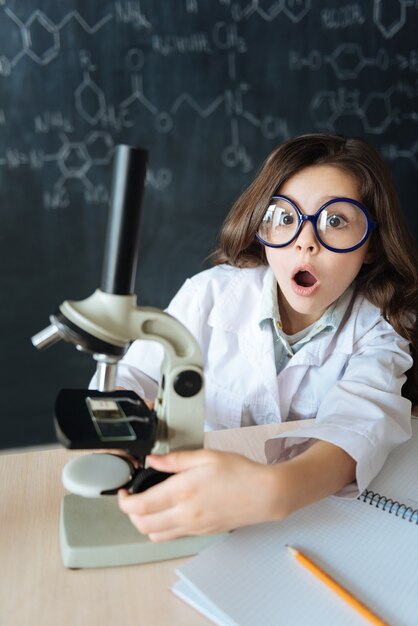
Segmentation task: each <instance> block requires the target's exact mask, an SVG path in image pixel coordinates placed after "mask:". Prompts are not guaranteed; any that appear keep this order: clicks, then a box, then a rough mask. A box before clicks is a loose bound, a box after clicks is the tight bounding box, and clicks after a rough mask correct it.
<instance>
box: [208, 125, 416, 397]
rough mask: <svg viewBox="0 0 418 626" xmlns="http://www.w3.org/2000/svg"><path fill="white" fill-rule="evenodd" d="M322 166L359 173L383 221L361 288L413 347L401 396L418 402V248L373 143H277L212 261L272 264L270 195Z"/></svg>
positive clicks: (365, 199) (316, 138)
mask: <svg viewBox="0 0 418 626" xmlns="http://www.w3.org/2000/svg"><path fill="white" fill-rule="evenodd" d="M323 164H327V165H335V166H338V167H341V168H343V169H345V170H346V171H348V172H349V173H350V174H352V175H354V176H355V178H356V180H357V181H358V184H359V192H360V198H359V200H361V202H362V203H363V204H364V205H365V206H366V207H367V210H368V211H369V213H370V216H371V217H372V218H373V219H374V220H376V222H377V224H378V226H377V228H376V229H375V230H374V231H373V233H372V235H371V242H370V250H371V251H372V255H373V259H374V261H373V262H372V263H370V264H367V265H364V266H363V268H362V269H361V271H360V273H359V275H358V277H357V280H356V286H357V289H358V291H361V292H362V293H363V294H364V295H365V297H366V298H367V299H368V300H369V301H370V302H371V303H373V304H374V305H376V306H377V307H378V308H379V309H380V310H381V311H382V315H383V316H384V317H385V319H386V320H387V321H388V322H389V323H390V324H391V325H392V326H393V328H394V329H395V330H396V332H398V333H399V334H400V335H402V336H403V337H404V338H405V339H407V340H408V341H410V342H411V354H412V356H413V358H414V365H413V366H412V368H411V369H410V370H409V371H408V372H407V382H406V383H405V385H404V387H403V389H402V393H403V395H404V396H406V397H407V398H409V399H410V400H411V401H412V403H413V404H418V360H417V354H418V251H417V247H416V244H415V242H414V240H413V238H412V237H411V236H410V234H409V232H408V230H407V228H406V225H405V221H404V218H403V216H402V213H401V210H400V207H399V201H398V198H397V194H396V191H395V188H394V185H393V182H392V177H391V173H390V171H389V169H388V167H387V165H386V164H385V162H384V161H383V159H382V158H381V156H380V155H379V153H378V152H377V151H376V150H375V149H374V148H372V147H371V146H370V145H369V144H368V143H367V142H366V141H364V140H363V139H360V138H346V137H343V136H341V135H331V134H319V133H318V134H309V135H302V136H300V137H296V138H295V139H290V140H289V141H287V142H285V143H283V144H281V145H280V146H278V147H277V148H276V149H275V150H273V152H272V153H271V154H270V156H269V157H268V158H267V159H266V161H265V163H264V164H263V166H262V167H261V170H260V172H259V174H258V175H257V177H256V178H255V180H254V181H253V182H252V184H251V185H250V186H249V187H248V189H247V190H246V191H244V193H243V194H242V195H241V196H240V197H239V198H238V200H237V201H236V202H235V204H234V205H233V207H232V209H231V211H230V212H229V214H228V216H227V218H226V220H225V222H224V224H223V227H222V229H221V231H220V234H219V240H218V241H219V246H218V248H217V250H215V252H214V253H213V254H212V256H211V260H212V263H213V264H214V265H218V264H220V263H227V264H229V265H234V266H236V267H256V266H258V265H265V264H266V263H267V261H266V256H265V252H264V246H262V245H261V244H260V243H259V242H258V241H257V240H256V238H255V234H256V232H257V229H258V227H259V224H260V222H261V220H262V218H263V216H264V213H265V210H266V207H267V205H268V202H269V200H270V198H271V196H272V195H273V194H274V193H276V192H277V190H278V189H279V188H280V186H281V185H282V184H283V183H284V182H285V181H286V180H288V179H289V178H290V177H291V176H293V175H294V174H295V173H296V172H298V171H300V170H301V169H303V168H305V167H309V166H312V165H323Z"/></svg>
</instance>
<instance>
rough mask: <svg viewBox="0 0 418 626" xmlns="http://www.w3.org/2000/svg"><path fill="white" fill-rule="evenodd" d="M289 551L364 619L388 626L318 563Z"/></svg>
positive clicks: (292, 550) (291, 549)
mask: <svg viewBox="0 0 418 626" xmlns="http://www.w3.org/2000/svg"><path fill="white" fill-rule="evenodd" d="M286 547H287V549H288V550H289V551H290V552H291V553H292V554H293V556H294V557H295V559H296V560H297V561H298V562H299V563H300V564H301V565H303V566H304V567H306V569H308V570H309V571H310V572H312V574H313V575H314V576H316V578H319V580H320V581H322V582H323V583H324V584H325V585H326V586H327V587H329V588H330V589H332V591H335V593H336V594H337V595H338V596H340V598H342V599H343V600H345V601H346V602H347V603H348V604H349V605H350V606H351V607H352V608H353V609H354V610H355V611H357V612H358V613H360V615H362V616H363V617H364V618H366V619H367V620H369V622H370V623H371V624H375V626H388V625H387V623H386V622H384V621H383V620H382V618H381V617H379V616H378V615H376V613H373V611H371V610H370V609H369V608H367V606H365V605H364V604H363V603H362V602H360V600H357V598H355V597H354V596H353V595H352V594H351V593H350V592H349V591H347V589H344V587H342V586H341V585H340V584H339V583H337V581H335V580H334V579H333V578H331V576H330V575H329V574H327V573H326V572H324V570H323V569H321V568H320V567H319V566H318V565H316V563H314V562H313V561H311V559H308V557H307V556H306V555H305V554H303V552H299V550H296V548H293V547H292V546H286Z"/></svg>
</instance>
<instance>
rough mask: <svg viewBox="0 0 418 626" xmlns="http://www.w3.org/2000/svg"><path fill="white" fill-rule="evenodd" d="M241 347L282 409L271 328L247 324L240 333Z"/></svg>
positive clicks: (239, 341) (255, 373)
mask: <svg viewBox="0 0 418 626" xmlns="http://www.w3.org/2000/svg"><path fill="white" fill-rule="evenodd" d="M238 343H239V348H240V351H241V353H242V354H243V356H244V357H245V358H246V359H247V361H248V363H249V365H250V366H251V367H252V368H253V369H254V375H255V376H257V377H258V378H260V379H261V381H262V383H263V384H264V386H265V387H266V389H267V391H268V393H269V394H270V395H271V396H272V397H273V398H274V401H275V403H276V405H277V408H278V410H279V411H280V403H279V392H278V385H277V375H276V364H275V360H274V347H273V338H272V335H271V330H270V328H265V329H263V330H262V329H260V327H259V326H258V324H253V325H252V326H251V327H249V326H247V327H245V328H243V329H242V330H241V331H240V332H239V333H238Z"/></svg>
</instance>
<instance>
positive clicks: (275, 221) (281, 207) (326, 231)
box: [258, 198, 367, 250]
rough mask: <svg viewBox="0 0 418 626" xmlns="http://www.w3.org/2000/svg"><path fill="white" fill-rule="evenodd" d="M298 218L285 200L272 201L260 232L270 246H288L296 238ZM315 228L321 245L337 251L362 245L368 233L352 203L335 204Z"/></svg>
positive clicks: (362, 218)
mask: <svg viewBox="0 0 418 626" xmlns="http://www.w3.org/2000/svg"><path fill="white" fill-rule="evenodd" d="M298 227H299V216H298V213H297V211H296V209H295V208H294V207H293V205H292V204H290V202H288V201H287V200H286V199H285V198H272V200H271V202H270V205H269V207H268V209H267V211H266V213H265V215H264V218H263V221H262V222H261V224H260V227H259V229H258V234H259V236H260V237H261V239H263V240H264V241H266V242H267V243H271V244H273V245H282V246H283V245H286V244H288V243H290V242H291V240H292V239H293V238H294V236H295V235H296V232H297V230H298ZM316 228H317V232H318V235H319V239H320V241H322V242H323V243H325V244H326V245H328V246H330V247H331V248H335V249H337V250H347V249H348V248H352V247H353V246H355V245H357V244H358V243H360V241H361V240H362V239H363V238H364V236H365V234H366V232H367V218H366V215H365V214H364V212H363V211H362V210H361V209H360V208H359V207H358V206H356V205H355V204H351V203H350V202H334V203H332V204H330V205H328V206H327V207H325V208H324V209H322V211H320V213H319V214H318V217H317V222H316Z"/></svg>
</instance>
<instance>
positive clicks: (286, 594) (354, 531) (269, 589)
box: [173, 498, 418, 626]
mask: <svg viewBox="0 0 418 626" xmlns="http://www.w3.org/2000/svg"><path fill="white" fill-rule="evenodd" d="M286 544H289V545H292V546H294V547H296V548H298V549H300V550H301V551H303V552H305V553H306V554H307V555H308V556H309V557H311V558H312V559H313V560H314V561H316V562H317V563H318V565H320V566H322V567H323V568H324V569H325V570H326V571H327V572H328V573H329V574H331V575H332V576H333V577H334V578H336V579H337V580H338V581H339V582H340V583H341V584H342V585H344V586H345V587H347V588H348V589H349V590H350V591H351V592H352V593H353V594H354V595H355V596H357V597H358V598H359V599H360V600H361V601H362V602H364V603H365V604H366V605H367V606H369V607H370V608H372V609H373V610H374V611H375V612H376V613H378V615H380V616H381V617H382V618H383V619H384V620H385V621H386V622H388V623H389V624H391V626H416V625H417V624H418V575H417V574H418V526H417V525H416V524H413V523H411V522H408V521H406V520H403V519H401V518H399V517H395V516H394V515H393V514H389V513H388V512H384V511H381V510H379V509H376V508H375V507H374V506H372V505H370V504H367V503H364V502H360V501H358V500H354V501H353V500H351V501H347V500H341V499H338V498H328V499H327V500H325V501H322V502H320V503H316V504H313V505H311V506H309V507H306V508H305V509H302V510H300V511H298V512H296V513H295V514H293V515H291V516H290V517H289V518H287V519H286V520H284V521H282V522H274V523H269V524H262V525H258V526H252V527H247V528H243V529H240V530H237V531H235V532H233V533H231V534H230V535H228V536H227V537H225V538H224V539H221V540H220V541H219V542H217V543H216V544H214V545H213V546H211V547H209V548H208V549H207V550H205V551H204V552H202V553H201V554H199V555H198V556H196V557H194V558H193V559H192V560H191V561H189V562H188V563H186V564H185V565H184V566H182V567H180V568H179V569H178V570H177V573H178V575H179V577H180V578H181V581H180V585H179V588H178V590H177V592H178V595H180V597H182V596H183V597H184V596H185V597H186V598H187V600H188V601H190V602H191V603H192V604H193V602H194V603H195V606H196V607H199V605H200V604H203V602H202V599H201V598H199V596H198V595H195V594H194V591H196V590H200V593H202V594H203V595H204V597H205V607H204V608H203V607H202V609H203V611H202V612H204V613H205V614H206V615H207V616H210V617H211V618H212V619H213V621H214V622H215V623H217V624H224V625H234V624H237V625H239V626H254V625H255V624H262V625H263V626H278V625H280V624H283V625H284V626H292V625H295V626H300V625H302V624H309V625H310V626H316V625H318V626H324V624H336V625H338V626H356V625H358V626H362V625H363V626H364V625H365V623H367V622H365V620H364V618H362V617H360V616H359V615H358V614H357V613H356V612H355V611H354V610H353V609H352V608H351V607H349V606H348V605H346V603H345V602H344V601H343V600H341V599H340V598H339V597H338V596H336V595H335V594H334V593H333V592H332V591H331V590H329V589H328V588H327V587H325V586H324V584H323V583H321V582H320V581H318V580H317V579H316V578H315V577H314V576H313V575H312V574H311V573H310V572H309V571H307V570H306V569H305V568H303V567H302V566H301V565H300V564H299V563H297V561H296V560H295V559H294V557H293V556H292V555H291V554H290V553H289V552H288V550H287V549H286ZM185 581H186V582H187V585H186V584H185ZM173 590H174V591H175V592H176V587H174V589H173ZM199 600H200V602H199ZM215 607H216V608H215Z"/></svg>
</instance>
